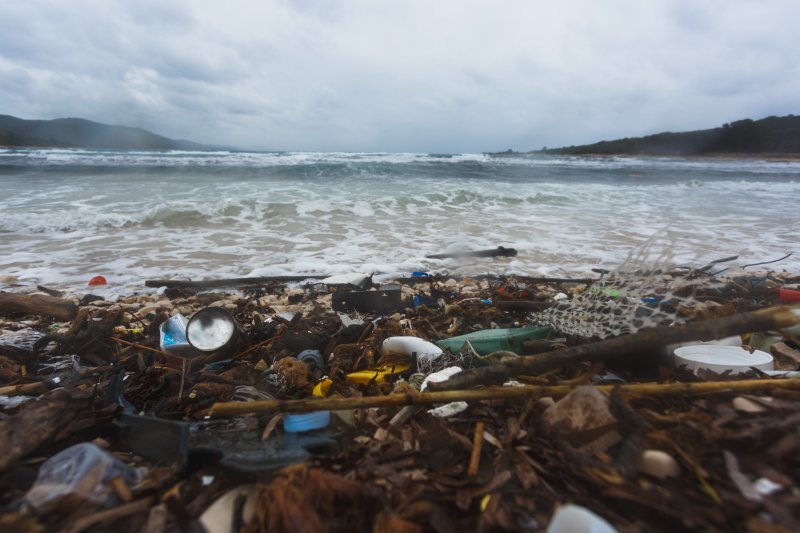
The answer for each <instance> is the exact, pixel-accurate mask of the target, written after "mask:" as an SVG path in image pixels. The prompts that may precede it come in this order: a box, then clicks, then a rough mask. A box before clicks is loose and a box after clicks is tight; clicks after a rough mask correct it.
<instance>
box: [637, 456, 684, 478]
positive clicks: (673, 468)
mask: <svg viewBox="0 0 800 533" xmlns="http://www.w3.org/2000/svg"><path fill="white" fill-rule="evenodd" d="M639 471H640V472H643V473H645V474H649V475H651V476H653V477H655V478H658V479H667V478H670V477H678V476H679V475H680V473H681V467H680V465H679V464H678V462H677V461H676V460H675V459H673V458H672V456H671V455H670V454H668V453H666V452H662V451H661V450H645V451H644V452H642V457H641V458H640V459H639Z"/></svg>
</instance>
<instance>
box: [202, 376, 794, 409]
mask: <svg viewBox="0 0 800 533" xmlns="http://www.w3.org/2000/svg"><path fill="white" fill-rule="evenodd" d="M430 385H431V384H430V383H429V384H428V386H429V387H430ZM578 386H580V385H549V386H522V387H489V388H486V389H473V390H451V391H440V392H420V393H416V394H414V393H409V394H388V395H386V396H363V397H356V398H308V399H304V400H258V401H253V402H217V403H215V404H214V405H212V406H211V410H210V413H209V414H210V415H211V416H212V417H224V416H239V415H243V414H246V413H265V412H266V413H276V412H277V413H303V412H309V411H328V410H330V411H337V410H341V409H364V408H368V407H399V406H403V405H432V404H436V403H447V402H477V401H481V400H501V399H513V398H526V397H535V396H552V397H556V398H557V397H561V396H566V395H567V394H569V393H570V392H572V391H573V390H575V389H576V387H578ZM595 387H596V388H597V389H598V390H601V391H605V392H611V391H612V390H614V389H619V390H620V391H622V392H624V393H628V394H632V395H640V396H670V395H675V394H709V393H723V392H738V391H755V390H779V389H800V379H748V380H741V381H706V382H701V383H666V384H664V383H635V384H628V385H596V386H595Z"/></svg>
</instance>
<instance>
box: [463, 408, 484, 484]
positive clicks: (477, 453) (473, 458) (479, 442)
mask: <svg viewBox="0 0 800 533" xmlns="http://www.w3.org/2000/svg"><path fill="white" fill-rule="evenodd" d="M484 429H485V426H484V423H483V422H480V421H479V422H477V423H476V424H475V436H474V437H473V439H472V454H470V457H469V468H467V476H469V477H475V476H477V475H478V469H479V468H480V465H481V450H482V449H483V431H484Z"/></svg>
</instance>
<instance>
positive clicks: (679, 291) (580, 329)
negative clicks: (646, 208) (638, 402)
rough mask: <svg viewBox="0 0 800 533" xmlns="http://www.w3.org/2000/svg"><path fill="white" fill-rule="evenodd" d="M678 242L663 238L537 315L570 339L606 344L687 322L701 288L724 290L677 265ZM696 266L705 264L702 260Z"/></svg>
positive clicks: (640, 248)
mask: <svg viewBox="0 0 800 533" xmlns="http://www.w3.org/2000/svg"><path fill="white" fill-rule="evenodd" d="M674 244H675V241H674V237H671V236H669V235H660V236H656V237H653V238H651V239H649V240H648V241H646V242H644V243H643V244H640V245H639V246H637V247H635V248H634V249H633V250H632V251H631V252H630V254H629V255H628V257H627V259H626V260H625V262H624V263H623V264H622V265H621V266H620V267H619V268H617V269H616V270H614V271H612V272H609V273H608V274H606V275H604V276H603V277H602V279H601V280H599V281H597V282H595V283H594V284H592V285H591V286H590V287H589V288H588V289H587V290H586V291H585V292H582V293H580V294H578V295H576V296H575V297H574V298H573V299H572V300H571V301H568V302H562V303H560V304H558V305H557V306H555V307H551V308H549V309H546V310H545V311H543V312H541V313H537V314H535V315H534V316H533V321H534V323H536V324H539V325H543V326H550V327H551V328H553V329H554V330H556V331H557V332H559V333H561V334H564V335H576V336H580V337H586V338H592V337H598V338H601V339H605V338H607V337H614V336H618V335H625V334H630V333H635V332H637V331H640V330H642V329H645V328H650V327H655V326H661V325H667V324H675V323H681V322H683V320H684V318H683V317H682V316H681V314H679V312H678V310H679V309H680V308H686V307H689V308H691V307H695V306H697V305H698V304H699V302H698V300H697V299H696V298H695V295H696V294H697V292H698V290H699V289H701V288H702V289H710V288H713V287H714V286H716V285H718V283H717V282H715V281H714V280H713V278H711V277H709V276H707V275H705V273H704V272H702V270H704V269H699V270H698V269H696V268H686V267H684V268H681V267H677V266H676V265H675V258H674V252H673V250H674V249H675V246H674ZM691 263H692V264H693V265H702V264H703V263H702V262H700V261H699V259H698V258H695V260H693V261H691Z"/></svg>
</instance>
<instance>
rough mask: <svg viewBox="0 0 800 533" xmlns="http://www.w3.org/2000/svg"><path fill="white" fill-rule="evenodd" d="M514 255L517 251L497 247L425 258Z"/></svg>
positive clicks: (432, 255) (433, 255)
mask: <svg viewBox="0 0 800 533" xmlns="http://www.w3.org/2000/svg"><path fill="white" fill-rule="evenodd" d="M515 255H517V251H516V250H515V249H514V248H504V247H502V246H498V247H497V248H493V249H491V250H476V251H474V252H452V253H442V254H431V255H426V256H425V257H426V258H428V259H450V258H460V257H514V256H515Z"/></svg>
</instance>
